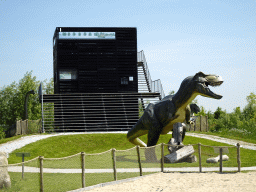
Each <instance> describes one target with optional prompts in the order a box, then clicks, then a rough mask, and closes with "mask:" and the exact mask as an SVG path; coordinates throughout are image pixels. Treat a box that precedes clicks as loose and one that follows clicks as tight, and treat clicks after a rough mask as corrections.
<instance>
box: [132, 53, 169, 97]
mask: <svg viewBox="0 0 256 192" xmlns="http://www.w3.org/2000/svg"><path fill="white" fill-rule="evenodd" d="M137 63H138V80H139V92H152V93H154V92H157V93H160V99H162V98H164V97H165V94H164V90H163V87H162V83H161V80H160V79H158V80H155V81H152V79H151V75H150V72H149V68H148V64H147V61H146V57H145V55H144V51H143V50H142V51H140V52H138V53H137ZM145 87H146V88H145Z"/></svg>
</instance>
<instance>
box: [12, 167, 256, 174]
mask: <svg viewBox="0 0 256 192" xmlns="http://www.w3.org/2000/svg"><path fill="white" fill-rule="evenodd" d="M219 170H220V168H219V167H202V171H203V172H211V171H219ZM222 170H223V171H237V170H238V168H237V167H223V168H222ZM24 171H25V172H28V173H39V172H40V170H39V168H35V167H26V166H25V167H24ZM160 171H161V169H160V168H143V169H142V172H143V173H144V172H160ZM164 171H165V172H199V167H175V168H164ZM241 171H256V166H254V167H242V168H241ZM8 172H22V167H21V166H9V167H8ZM43 172H44V173H82V170H81V169H49V168H44V169H43ZM138 172H139V168H127V169H125V168H121V169H117V173H138ZM85 173H113V169H85Z"/></svg>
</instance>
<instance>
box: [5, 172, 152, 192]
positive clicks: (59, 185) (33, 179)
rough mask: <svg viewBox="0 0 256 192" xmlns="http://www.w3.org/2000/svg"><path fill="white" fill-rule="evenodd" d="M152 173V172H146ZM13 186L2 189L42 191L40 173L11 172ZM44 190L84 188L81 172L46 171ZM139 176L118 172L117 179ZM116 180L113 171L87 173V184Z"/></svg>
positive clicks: (8, 190)
mask: <svg viewBox="0 0 256 192" xmlns="http://www.w3.org/2000/svg"><path fill="white" fill-rule="evenodd" d="M146 174H152V173H145V174H144V175H146ZM9 175H10V177H11V182H12V186H11V188H10V189H3V190H1V191H4V192H11V191H15V192H17V191H20V192H35V191H40V182H39V177H40V176H39V173H25V174H24V179H22V178H21V173H13V172H10V173H9ZM43 176H44V191H54V192H62V191H63V192H64V191H69V190H75V189H79V188H82V178H81V174H78V173H76V174H62V173H55V174H53V173H44V175H43ZM137 176H139V175H138V173H118V174H117V179H118V180H122V179H127V178H132V177H137ZM111 181H114V176H113V173H101V174H97V173H87V174H85V185H86V186H87V187H88V186H92V185H96V184H99V183H106V182H111Z"/></svg>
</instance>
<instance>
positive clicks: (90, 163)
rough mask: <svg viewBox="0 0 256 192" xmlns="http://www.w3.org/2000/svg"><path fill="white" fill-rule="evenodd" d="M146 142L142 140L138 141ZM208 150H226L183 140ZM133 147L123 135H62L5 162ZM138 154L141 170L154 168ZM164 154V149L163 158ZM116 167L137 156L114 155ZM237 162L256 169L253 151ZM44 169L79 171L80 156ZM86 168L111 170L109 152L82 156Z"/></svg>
mask: <svg viewBox="0 0 256 192" xmlns="http://www.w3.org/2000/svg"><path fill="white" fill-rule="evenodd" d="M170 137H171V135H163V136H161V137H160V139H159V142H158V143H162V142H163V143H167V142H168V141H169V139H170ZM141 139H142V140H143V141H144V142H146V139H147V138H146V136H144V137H142V138H141ZM198 143H201V144H203V145H210V146H229V145H227V144H224V143H219V142H214V141H210V140H206V139H201V138H195V137H189V136H186V138H185V140H184V144H185V145H187V144H198ZM132 147H134V145H132V144H131V143H129V142H128V140H127V139H126V134H82V135H65V136H58V137H50V138H47V139H43V140H40V141H37V142H35V143H31V144H29V145H26V146H25V147H23V148H21V149H18V150H15V151H14V152H13V153H11V154H10V157H9V159H8V161H9V164H13V163H19V162H21V158H20V157H16V155H15V153H17V152H30V153H31V157H26V159H25V160H29V159H33V158H35V157H37V156H44V157H45V158H61V157H66V156H71V155H74V154H77V153H80V152H85V153H86V154H95V153H101V152H104V151H107V150H109V149H112V148H116V150H125V149H130V148H132ZM194 149H195V153H196V155H197V150H198V149H197V146H194ZM156 151H157V152H156V153H157V155H158V156H160V149H159V150H156ZM229 152H230V153H229V157H230V158H231V159H230V161H228V162H224V163H225V165H227V166H237V162H236V149H235V148H233V149H230V150H229ZM141 154H142V162H143V163H144V166H145V167H155V166H158V165H156V164H154V163H153V164H150V163H145V158H144V156H143V154H144V153H143V152H142V153H141ZM166 154H168V151H167V149H166V148H165V155H166ZM217 155H218V154H214V151H213V149H212V148H208V147H202V159H203V160H202V161H206V159H207V158H209V157H214V156H217ZM117 160H119V161H118V164H117V165H118V167H120V168H122V167H125V168H126V167H127V168H132V167H137V156H136V150H135V149H134V150H133V152H125V153H124V154H123V153H122V152H117ZM241 161H242V163H243V164H242V165H243V166H255V165H256V151H253V150H248V149H243V148H241ZM44 166H45V167H48V168H80V166H81V165H80V155H78V156H75V157H72V158H69V159H66V160H58V161H44ZM85 166H86V168H99V169H103V168H112V157H111V151H110V152H108V153H105V154H103V155H98V156H86V158H85ZM166 166H171V167H181V166H182V167H184V166H192V167H193V166H198V163H178V164H171V165H166ZM205 166H212V164H205Z"/></svg>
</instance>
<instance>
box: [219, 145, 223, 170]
mask: <svg viewBox="0 0 256 192" xmlns="http://www.w3.org/2000/svg"><path fill="white" fill-rule="evenodd" d="M222 150H223V149H222V147H220V173H222Z"/></svg>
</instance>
